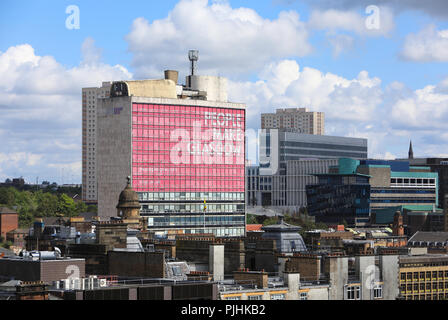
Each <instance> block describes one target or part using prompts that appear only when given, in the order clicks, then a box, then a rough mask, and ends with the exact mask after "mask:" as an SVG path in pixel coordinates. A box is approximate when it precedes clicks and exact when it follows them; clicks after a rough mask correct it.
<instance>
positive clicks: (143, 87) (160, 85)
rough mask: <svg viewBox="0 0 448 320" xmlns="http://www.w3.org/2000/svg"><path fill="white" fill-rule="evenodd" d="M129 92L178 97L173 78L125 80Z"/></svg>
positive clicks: (143, 95) (138, 95)
mask: <svg viewBox="0 0 448 320" xmlns="http://www.w3.org/2000/svg"><path fill="white" fill-rule="evenodd" d="M125 82H126V84H127V85H128V94H129V95H133V96H136V97H153V98H171V99H176V98H177V93H176V83H175V82H174V81H173V80H168V79H160V80H136V81H125Z"/></svg>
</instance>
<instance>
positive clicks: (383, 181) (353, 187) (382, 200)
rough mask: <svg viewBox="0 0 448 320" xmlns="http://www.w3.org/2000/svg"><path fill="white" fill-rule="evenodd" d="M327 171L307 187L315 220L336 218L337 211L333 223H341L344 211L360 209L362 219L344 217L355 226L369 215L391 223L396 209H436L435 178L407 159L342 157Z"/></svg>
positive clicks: (382, 221)
mask: <svg viewBox="0 0 448 320" xmlns="http://www.w3.org/2000/svg"><path fill="white" fill-rule="evenodd" d="M330 171H332V172H331V173H329V174H324V175H318V176H319V184H318V185H315V186H309V187H307V196H308V205H309V208H308V210H309V212H310V214H312V215H316V219H317V218H318V217H319V220H320V219H329V218H330V216H332V217H333V218H336V217H337V215H338V212H339V215H340V219H339V221H333V223H337V222H339V223H341V222H342V219H344V218H343V216H345V212H346V211H350V212H352V213H353V212H358V211H359V212H360V214H361V216H362V221H361V220H359V221H358V220H356V219H355V220H354V221H352V219H350V221H349V220H347V219H346V221H347V222H348V223H349V224H351V223H353V222H354V223H355V225H358V223H361V222H365V223H367V222H369V221H368V220H366V218H368V217H371V216H372V219H371V220H370V222H372V223H392V222H393V217H394V214H395V212H396V211H397V210H401V211H402V210H403V209H410V210H412V211H419V210H420V211H421V210H424V211H428V206H429V207H431V208H432V211H434V212H436V209H437V208H436V205H437V203H438V190H437V188H438V187H437V186H438V183H437V179H438V177H437V173H434V172H429V170H428V169H427V168H425V167H412V166H409V162H408V161H395V160H390V161H386V160H356V159H349V158H341V159H340V160H339V165H338V166H337V167H334V168H332V169H331V170H330ZM342 195H344V197H342ZM363 204H368V205H363ZM359 206H362V208H361V207H359ZM367 209H368V212H364V211H365V210H367ZM429 210H430V209H429ZM361 212H362V213H361ZM328 215H330V216H328ZM321 221H322V222H324V220H321ZM328 222H329V221H328Z"/></svg>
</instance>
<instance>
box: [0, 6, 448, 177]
mask: <svg viewBox="0 0 448 320" xmlns="http://www.w3.org/2000/svg"><path fill="white" fill-rule="evenodd" d="M190 49H197V50H199V61H198V65H197V67H198V74H202V75H206V74H210V75H219V76H224V77H227V78H228V91H229V92H228V95H229V100H230V101H232V102H241V103H245V104H246V105H247V128H252V129H258V128H259V127H260V113H262V112H273V111H274V110H275V109H276V108H292V107H306V108H308V109H309V110H310V111H322V112H324V113H325V133H326V134H327V135H336V136H347V137H360V138H367V139H368V153H369V157H370V158H378V159H394V158H403V157H407V152H408V148H409V141H410V140H412V144H413V150H414V157H448V132H447V131H446V123H447V122H448V3H447V2H446V0H426V1H420V0H377V1H374V0H301V1H299V0H257V1H252V0H239V1H233V0H228V1H227V0H218V1H211V0H210V1H206V0H179V1H171V0H168V1H140V0H127V1H110V0H108V1H104V0H96V1H87V0H78V1H76V0H70V1H64V0H61V1H54V0H39V1H33V0H23V1H12V0H2V1H1V2H0V112H1V116H0V145H1V148H0V181H4V180H5V179H6V178H13V177H20V176H22V177H24V178H25V180H26V181H27V182H28V183H35V182H36V181H39V182H42V181H44V180H48V181H50V182H57V183H81V167H82V165H81V157H82V154H81V142H82V132H81V129H82V123H81V88H83V87H91V86H101V82H102V81H114V80H127V79H134V80H137V79H160V78H163V71H164V70H166V69H174V70H179V72H180V77H179V79H180V82H184V81H183V79H184V78H185V75H186V74H187V72H188V66H189V63H188V59H187V54H188V50H190Z"/></svg>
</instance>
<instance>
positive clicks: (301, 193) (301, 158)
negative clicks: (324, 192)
mask: <svg viewBox="0 0 448 320" xmlns="http://www.w3.org/2000/svg"><path fill="white" fill-rule="evenodd" d="M344 156H347V157H352V158H355V159H366V158H367V139H361V138H347V137H335V136H324V135H311V134H301V133H296V132H287V131H282V130H277V129H268V130H264V131H263V130H262V131H261V133H260V147H259V162H260V164H259V166H249V167H247V168H246V176H247V179H246V180H247V182H246V186H247V189H248V193H247V205H251V206H257V205H258V206H260V205H263V206H276V207H283V208H289V209H293V210H298V209H299V208H300V207H304V206H306V192H305V190H304V186H305V185H306V184H308V183H317V178H316V177H314V176H313V175H314V174H315V173H326V172H328V171H329V168H330V166H331V165H334V164H336V163H337V161H338V158H341V157H344Z"/></svg>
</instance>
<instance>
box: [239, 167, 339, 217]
mask: <svg viewBox="0 0 448 320" xmlns="http://www.w3.org/2000/svg"><path fill="white" fill-rule="evenodd" d="M337 164H338V160H337V159H302V160H288V161H287V162H286V175H284V176H281V175H272V176H266V175H260V174H259V171H260V169H259V167H258V166H250V167H246V177H247V178H246V200H247V205H250V206H261V205H272V206H285V207H288V208H291V209H299V208H302V207H306V205H307V199H306V186H307V185H312V184H316V183H318V178H317V177H316V176H315V174H319V173H328V171H329V168H330V166H335V165H337Z"/></svg>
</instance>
